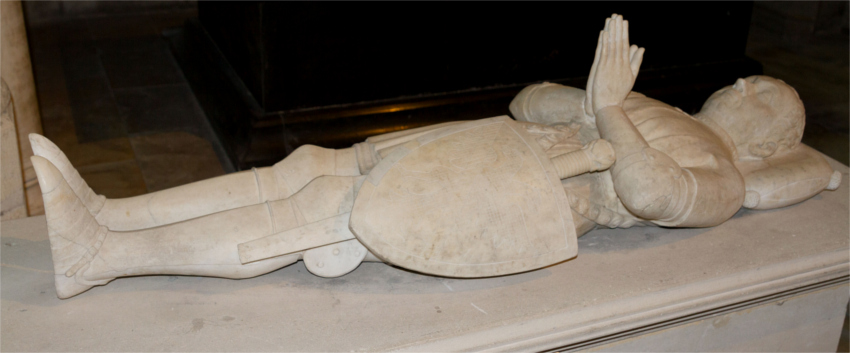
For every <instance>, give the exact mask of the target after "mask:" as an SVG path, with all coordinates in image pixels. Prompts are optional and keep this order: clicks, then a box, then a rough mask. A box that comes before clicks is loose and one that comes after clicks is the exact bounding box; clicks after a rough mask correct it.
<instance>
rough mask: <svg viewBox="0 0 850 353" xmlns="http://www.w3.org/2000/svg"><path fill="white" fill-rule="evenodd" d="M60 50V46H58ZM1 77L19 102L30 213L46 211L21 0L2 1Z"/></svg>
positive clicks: (38, 120)
mask: <svg viewBox="0 0 850 353" xmlns="http://www.w3.org/2000/svg"><path fill="white" fill-rule="evenodd" d="M57 50H58V49H57ZM0 76H2V77H3V80H4V81H6V84H7V85H9V91H10V92H11V94H12V97H14V101H15V114H14V116H15V122H16V125H17V130H18V144H19V151H20V154H21V162H22V164H23V176H24V183H25V185H24V186H25V193H26V198H27V208H28V212H29V214H30V215H37V214H44V204H43V202H42V199H41V188H39V187H38V181H37V180H36V176H35V170H33V168H32V163H31V162H30V159H29V157H30V156H32V155H33V153H32V146H30V142H29V139H28V138H27V136H28V135H29V134H31V133H37V134H40V133H41V132H42V129H41V114H40V113H39V110H38V99H37V97H36V93H35V80H34V79H33V73H32V63H31V62H30V50H29V45H28V44H27V30H26V26H25V24H24V14H23V8H22V7H21V2H20V1H17V0H10V1H0Z"/></svg>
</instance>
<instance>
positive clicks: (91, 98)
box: [67, 77, 127, 143]
mask: <svg viewBox="0 0 850 353" xmlns="http://www.w3.org/2000/svg"><path fill="white" fill-rule="evenodd" d="M67 84H68V96H69V98H70V103H71V110H72V112H73V114H74V126H75V129H76V134H77V140H78V141H79V142H80V143H86V142H95V141H101V140H106V139H112V138H119V137H126V136H127V130H126V127H125V125H124V121H123V120H122V119H121V114H120V112H119V110H118V106H117V104H116V103H115V99H114V97H113V96H112V90H111V89H110V88H109V82H107V81H106V79H105V78H97V77H91V78H82V79H76V80H71V79H69V80H68V82H67Z"/></svg>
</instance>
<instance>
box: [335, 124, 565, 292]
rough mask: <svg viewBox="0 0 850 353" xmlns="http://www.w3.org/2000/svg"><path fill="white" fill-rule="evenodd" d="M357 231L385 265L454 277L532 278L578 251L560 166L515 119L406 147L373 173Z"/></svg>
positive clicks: (360, 200) (357, 205) (453, 130)
mask: <svg viewBox="0 0 850 353" xmlns="http://www.w3.org/2000/svg"><path fill="white" fill-rule="evenodd" d="M349 225H350V228H351V230H352V232H353V233H354V234H355V236H357V238H358V239H359V240H360V242H361V243H363V245H365V246H366V247H367V248H369V250H370V251H372V253H374V254H375V255H377V256H378V257H380V258H382V259H384V260H385V261H387V262H389V263H392V264H394V265H397V266H400V267H404V268H407V269H410V270H414V271H418V272H423V273H428V274H434V275H441V276H449V277H487V276H497V275H505V274H510V273H517V272H523V271H528V270H533V269H537V268H540V267H543V266H547V265H551V264H554V263H558V262H561V261H564V260H567V259H569V258H572V257H574V256H576V253H577V248H576V232H575V226H574V224H573V219H572V214H571V212H570V208H569V204H568V202H567V198H566V193H565V191H564V188H563V186H561V181H560V180H559V179H558V176H557V173H555V170H554V167H553V166H552V164H551V162H550V160H549V158H548V157H547V156H546V154H545V153H544V152H543V150H542V149H541V148H540V146H538V145H537V143H536V142H535V141H534V140H533V139H532V138H531V137H530V136H529V135H528V134H527V133H526V131H525V129H524V128H523V127H522V126H521V125H519V124H518V123H516V122H515V121H513V120H511V119H510V118H509V117H507V116H502V117H495V118H489V119H483V120H477V121H472V122H469V123H464V124H459V125H455V126H451V127H448V128H445V129H442V130H437V131H435V132H433V133H430V134H428V135H424V136H422V137H420V138H418V139H416V140H414V141H411V142H409V143H407V144H405V145H403V146H400V147H397V150H395V151H393V152H392V153H390V154H389V155H388V156H387V157H386V158H384V159H383V160H382V161H381V162H379V163H378V164H377V165H376V166H375V168H374V169H372V171H371V172H370V173H369V176H368V177H367V178H366V181H365V182H364V183H363V186H362V187H361V188H360V190H359V192H358V194H357V198H356V199H355V202H354V208H353V210H352V214H351V222H350V223H349Z"/></svg>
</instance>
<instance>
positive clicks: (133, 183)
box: [78, 160, 147, 198]
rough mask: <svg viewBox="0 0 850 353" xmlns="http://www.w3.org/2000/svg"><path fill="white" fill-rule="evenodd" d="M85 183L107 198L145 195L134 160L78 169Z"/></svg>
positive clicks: (141, 179) (144, 188)
mask: <svg viewBox="0 0 850 353" xmlns="http://www.w3.org/2000/svg"><path fill="white" fill-rule="evenodd" d="M78 170H79V171H80V175H82V177H83V179H85V180H86V183H88V184H89V186H90V187H91V188H92V189H93V190H94V191H95V192H96V193H98V194H101V195H104V196H106V197H108V198H121V197H131V196H137V195H142V194H145V193H147V188H146V187H145V181H144V178H143V177H142V171H141V169H139V166H138V164H136V161H135V160H128V161H123V162H115V163H105V164H95V165H91V166H88V167H82V168H78Z"/></svg>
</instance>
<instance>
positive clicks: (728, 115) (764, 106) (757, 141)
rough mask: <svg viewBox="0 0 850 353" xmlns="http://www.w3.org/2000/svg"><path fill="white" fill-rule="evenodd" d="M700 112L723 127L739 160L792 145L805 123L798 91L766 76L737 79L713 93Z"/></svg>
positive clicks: (702, 116)
mask: <svg viewBox="0 0 850 353" xmlns="http://www.w3.org/2000/svg"><path fill="white" fill-rule="evenodd" d="M699 115H700V117H701V119H708V120H710V121H711V122H713V123H716V124H717V125H719V126H720V127H721V128H723V130H724V131H725V132H726V133H727V134H728V135H729V137H731V139H732V141H733V143H734V145H735V148H736V149H737V154H738V158H740V159H761V158H765V157H768V156H771V155H773V154H774V153H776V152H782V151H785V150H790V149H792V148H794V147H795V146H797V144H799V143H800V139H801V138H802V137H803V127H804V126H805V124H806V111H805V109H804V107H803V101H801V100H800V96H799V95H798V94H797V91H796V90H794V88H793V87H791V86H789V85H788V84H786V83H785V82H783V81H782V80H779V79H775V78H772V77H768V76H750V77H747V78H739V79H738V81H736V82H735V84H734V85H732V86H727V87H724V88H723V89H721V90H719V91H717V92H715V93H714V94H712V95H711V97H709V98H708V100H706V101H705V104H704V105H703V106H702V110H701V111H700V113H699Z"/></svg>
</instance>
